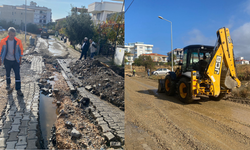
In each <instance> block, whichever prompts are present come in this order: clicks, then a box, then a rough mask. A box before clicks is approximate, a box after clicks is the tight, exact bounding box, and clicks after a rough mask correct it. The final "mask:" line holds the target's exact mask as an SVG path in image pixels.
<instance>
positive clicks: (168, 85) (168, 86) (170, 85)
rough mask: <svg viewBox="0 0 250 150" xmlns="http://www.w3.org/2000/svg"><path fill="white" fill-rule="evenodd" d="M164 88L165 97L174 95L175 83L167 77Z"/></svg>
mask: <svg viewBox="0 0 250 150" xmlns="http://www.w3.org/2000/svg"><path fill="white" fill-rule="evenodd" d="M164 86H165V93H166V95H168V96H173V95H175V81H173V80H172V79H171V77H170V76H169V75H167V76H166V78H165V82H164Z"/></svg>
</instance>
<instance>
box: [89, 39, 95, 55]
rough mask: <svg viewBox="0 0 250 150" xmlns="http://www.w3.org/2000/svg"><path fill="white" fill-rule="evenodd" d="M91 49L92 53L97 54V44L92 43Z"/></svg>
mask: <svg viewBox="0 0 250 150" xmlns="http://www.w3.org/2000/svg"><path fill="white" fill-rule="evenodd" d="M89 49H90V53H94V52H96V45H95V42H92V43H91V44H90V47H89Z"/></svg>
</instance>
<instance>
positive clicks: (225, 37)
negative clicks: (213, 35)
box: [191, 28, 241, 97]
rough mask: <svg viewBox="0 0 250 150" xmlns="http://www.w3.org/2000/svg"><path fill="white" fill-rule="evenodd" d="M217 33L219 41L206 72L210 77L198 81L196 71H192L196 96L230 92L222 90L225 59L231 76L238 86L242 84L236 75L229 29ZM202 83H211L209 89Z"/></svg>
mask: <svg viewBox="0 0 250 150" xmlns="http://www.w3.org/2000/svg"><path fill="white" fill-rule="evenodd" d="M217 34H218V40H219V41H218V42H219V43H218V45H217V47H216V48H217V49H215V54H214V56H213V58H212V60H211V62H210V64H209V66H208V69H207V72H206V74H207V75H208V77H209V78H208V79H200V80H199V81H198V82H197V79H196V71H192V72H191V92H192V96H193V97H196V96H197V95H198V94H200V95H208V96H215V97H217V96H219V94H220V93H221V92H229V89H226V90H223V91H221V83H220V81H221V69H222V62H223V61H224V63H225V66H226V67H227V68H228V69H229V71H230V76H231V78H232V79H233V80H235V81H236V82H237V87H240V86H241V82H240V80H239V79H238V78H237V76H236V69H235V64H234V56H233V43H232V40H231V37H230V33H229V29H228V28H221V29H219V30H218V31H217ZM201 84H204V85H209V90H205V89H206V87H204V86H200V85H201Z"/></svg>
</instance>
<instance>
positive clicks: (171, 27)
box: [158, 16, 174, 71]
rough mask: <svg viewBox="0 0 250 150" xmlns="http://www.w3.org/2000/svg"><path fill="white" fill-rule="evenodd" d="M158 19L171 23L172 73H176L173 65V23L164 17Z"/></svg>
mask: <svg viewBox="0 0 250 150" xmlns="http://www.w3.org/2000/svg"><path fill="white" fill-rule="evenodd" d="M158 18H160V19H162V20H165V21H167V22H170V23H171V55H172V56H171V61H172V71H174V69H173V64H174V62H173V61H174V52H173V37H172V22H171V21H169V20H167V19H164V18H163V17H162V16H158Z"/></svg>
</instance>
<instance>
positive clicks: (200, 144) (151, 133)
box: [125, 77, 250, 150]
mask: <svg viewBox="0 0 250 150" xmlns="http://www.w3.org/2000/svg"><path fill="white" fill-rule="evenodd" d="M125 81H126V82H125V110H126V111H125V127H126V129H125V141H126V144H125V145H126V148H127V149H129V150H130V149H137V150H151V149H223V150H225V149H235V150H236V149H237V150H239V149H250V106H249V105H243V104H238V103H234V102H230V101H226V100H221V101H212V100H209V99H206V98H203V99H201V100H199V101H195V102H194V103H192V104H183V103H181V102H180V101H179V100H178V99H177V97H169V96H166V95H165V93H157V87H158V83H157V82H156V81H152V80H149V79H144V78H138V77H126V78H125Z"/></svg>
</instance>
